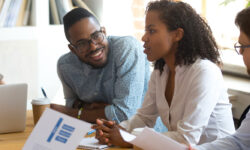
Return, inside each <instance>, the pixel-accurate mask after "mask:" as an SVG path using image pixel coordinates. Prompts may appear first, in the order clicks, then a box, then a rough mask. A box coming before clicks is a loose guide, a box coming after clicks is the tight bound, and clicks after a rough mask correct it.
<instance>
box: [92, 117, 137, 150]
mask: <svg viewBox="0 0 250 150" xmlns="http://www.w3.org/2000/svg"><path fill="white" fill-rule="evenodd" d="M92 128H93V129H96V131H97V132H96V139H98V140H99V142H100V143H102V144H108V145H109V146H111V145H115V146H119V147H124V148H131V147H133V145H132V144H130V143H128V142H126V141H124V140H123V139H122V137H121V134H120V131H119V130H120V129H122V130H125V129H124V128H122V127H121V126H119V125H118V124H116V123H115V122H114V121H107V120H105V119H96V125H93V126H92ZM125 131H126V130H125Z"/></svg>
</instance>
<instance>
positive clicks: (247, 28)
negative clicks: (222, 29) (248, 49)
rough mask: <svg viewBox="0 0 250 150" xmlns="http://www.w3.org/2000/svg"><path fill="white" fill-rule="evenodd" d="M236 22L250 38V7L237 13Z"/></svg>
mask: <svg viewBox="0 0 250 150" xmlns="http://www.w3.org/2000/svg"><path fill="white" fill-rule="evenodd" d="M235 24H236V25H237V26H238V27H239V28H240V30H241V31H243V32H244V33H245V34H246V35H247V37H248V38H250V7H248V8H245V9H243V10H242V11H240V12H239V13H238V14H237V16H236V19H235Z"/></svg>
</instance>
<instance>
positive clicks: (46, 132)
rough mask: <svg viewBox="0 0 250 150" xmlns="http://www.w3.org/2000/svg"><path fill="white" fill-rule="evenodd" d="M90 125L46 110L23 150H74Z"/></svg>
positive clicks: (89, 128)
mask: <svg viewBox="0 0 250 150" xmlns="http://www.w3.org/2000/svg"><path fill="white" fill-rule="evenodd" d="M89 130H91V124H90V123H87V122H84V121H81V120H79V119H75V118H72V117H70V116H67V115H65V114H62V113H60V112H57V111H54V110H52V109H49V108H46V110H45V111H44V112H43V115H42V116H41V118H40V119H39V121H38V122H37V124H36V126H35V128H34V129H33V131H32V133H31V134H30V136H29V138H28V140H27V141H26V143H25V145H24V147H23V150H55V149H58V150H75V149H76V148H77V146H78V145H79V143H80V141H81V140H82V138H83V137H84V136H85V135H86V133H87V132H88V131H89Z"/></svg>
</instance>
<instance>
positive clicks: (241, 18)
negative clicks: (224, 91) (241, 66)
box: [195, 7, 250, 150]
mask: <svg viewBox="0 0 250 150" xmlns="http://www.w3.org/2000/svg"><path fill="white" fill-rule="evenodd" d="M235 23H236V25H237V26H238V27H239V29H240V35H239V40H238V41H239V42H238V44H235V45H234V48H235V50H236V52H237V53H238V54H241V55H242V56H243V60H244V63H245V65H246V67H247V72H248V74H249V75H250V7H248V8H246V9H243V10H242V11H241V12H239V13H238V15H237V17H236V19H235ZM195 149H197V150H250V111H248V113H247V115H246V118H245V119H244V120H243V122H242V123H241V126H240V127H239V128H238V129H237V130H236V132H235V133H234V134H233V135H231V136H227V137H225V138H222V139H218V140H216V141H214V142H212V143H206V144H203V145H200V146H197V147H195Z"/></svg>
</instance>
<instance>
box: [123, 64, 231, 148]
mask: <svg viewBox="0 0 250 150" xmlns="http://www.w3.org/2000/svg"><path fill="white" fill-rule="evenodd" d="M168 72H169V70H168V67H167V65H165V66H164V70H163V72H162V74H160V71H159V70H157V69H156V70H154V71H153V73H152V75H151V79H150V81H149V85H148V86H149V87H148V91H147V93H146V96H145V98H144V102H143V104H142V107H141V108H140V109H138V110H137V113H136V114H135V115H134V116H133V117H132V118H130V119H129V120H126V121H123V122H122V123H121V124H120V125H121V126H123V127H124V128H126V129H127V130H128V131H130V132H131V131H132V130H133V129H134V128H140V127H145V126H148V127H153V126H154V124H155V120H156V118H157V117H158V116H160V117H161V119H162V121H163V123H164V124H165V126H166V127H167V128H168V132H166V133H164V134H165V135H166V136H169V137H170V138H172V139H174V140H176V141H178V142H180V143H184V144H191V145H196V144H202V143H205V142H210V141H213V140H215V139H217V138H221V137H225V136H227V135H229V134H232V133H234V131H235V128H234V123H233V118H232V111H231V104H230V103H229V100H228V95H227V91H226V90H227V89H226V88H225V87H224V81H223V77H222V73H221V70H220V69H219V67H217V66H216V65H215V64H214V63H212V62H211V61H209V60H201V59H198V60H197V61H196V62H195V63H194V64H192V65H189V66H184V65H183V66H177V67H176V73H175V89H174V94H173V98H172V102H171V105H170V107H169V105H168V102H167V100H166V97H165V89H166V84H167V80H168Z"/></svg>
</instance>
